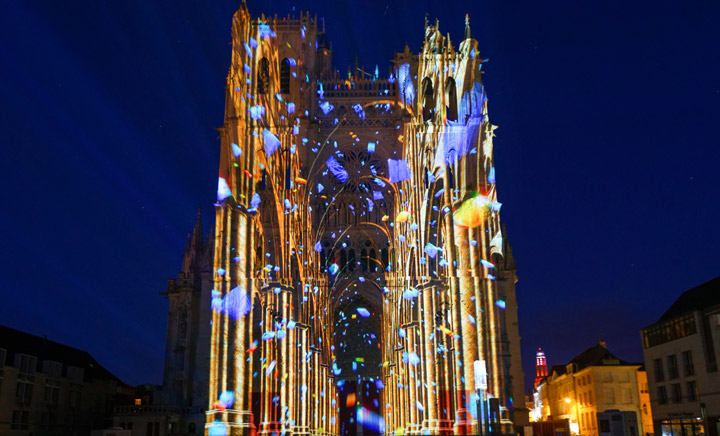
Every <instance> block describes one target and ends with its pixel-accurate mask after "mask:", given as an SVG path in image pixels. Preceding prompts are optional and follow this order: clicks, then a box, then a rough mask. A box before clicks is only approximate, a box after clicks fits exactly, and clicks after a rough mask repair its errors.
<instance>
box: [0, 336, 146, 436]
mask: <svg viewBox="0 0 720 436" xmlns="http://www.w3.org/2000/svg"><path fill="white" fill-rule="evenodd" d="M131 395H132V390H131V388H130V387H128V386H127V385H125V383H123V382H122V381H121V380H120V379H118V378H117V377H115V376H114V375H113V374H111V373H110V372H109V371H108V370H106V369H105V368H103V367H102V365H100V364H99V363H98V362H97V361H96V360H95V359H93V357H92V356H91V355H90V354H88V353H87V352H86V351H82V350H78V349H77V348H73V347H70V346H67V345H63V344H60V343H57V342H55V341H51V340H49V339H47V338H45V337H40V336H35V335H31V334H29V333H25V332H22V331H19V330H15V329H12V328H10V327H5V326H0V435H3V436H5V435H9V436H12V435H17V436H21V435H28V436H30V435H48V436H54V435H58V436H60V435H62V436H65V435H69V436H72V435H88V434H89V433H90V431H91V430H93V429H100V428H105V427H107V426H108V425H109V424H110V417H111V414H112V408H113V406H114V405H116V404H120V403H122V402H123V401H127V399H128V398H130V397H131Z"/></svg>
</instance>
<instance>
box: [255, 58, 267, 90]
mask: <svg viewBox="0 0 720 436" xmlns="http://www.w3.org/2000/svg"><path fill="white" fill-rule="evenodd" d="M269 90H270V62H268V60H267V58H262V59H260V62H258V73H257V93H258V94H261V95H265V94H267V93H268V92H269Z"/></svg>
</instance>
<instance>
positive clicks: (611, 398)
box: [605, 388, 615, 404]
mask: <svg viewBox="0 0 720 436" xmlns="http://www.w3.org/2000/svg"><path fill="white" fill-rule="evenodd" d="M605 402H606V403H607V404H615V391H614V390H613V389H612V388H605Z"/></svg>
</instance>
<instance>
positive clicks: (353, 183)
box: [333, 150, 385, 194]
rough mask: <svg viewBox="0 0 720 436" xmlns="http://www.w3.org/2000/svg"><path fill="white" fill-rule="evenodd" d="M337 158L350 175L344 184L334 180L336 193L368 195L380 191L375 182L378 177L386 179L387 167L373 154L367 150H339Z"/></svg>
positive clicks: (336, 154) (336, 153)
mask: <svg viewBox="0 0 720 436" xmlns="http://www.w3.org/2000/svg"><path fill="white" fill-rule="evenodd" d="M335 157H336V159H337V161H338V162H339V163H340V164H341V165H342V167H343V168H344V169H345V171H347V173H348V178H347V180H346V181H345V182H344V183H343V182H340V181H339V180H337V179H335V178H333V180H334V186H335V188H336V191H338V190H340V189H342V190H343V192H353V193H354V192H361V193H366V194H367V193H370V192H372V190H373V189H375V190H377V189H379V188H378V186H377V184H376V183H375V182H374V181H373V180H374V179H375V177H377V176H382V177H385V167H384V165H383V164H382V162H381V161H380V160H378V159H376V158H375V156H374V155H373V154H371V153H368V152H367V151H365V150H345V151H340V150H338V151H337V152H335Z"/></svg>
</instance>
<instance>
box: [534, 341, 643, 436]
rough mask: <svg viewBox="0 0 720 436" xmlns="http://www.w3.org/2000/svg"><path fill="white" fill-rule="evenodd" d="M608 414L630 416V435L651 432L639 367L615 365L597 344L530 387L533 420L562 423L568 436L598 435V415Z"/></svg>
mask: <svg viewBox="0 0 720 436" xmlns="http://www.w3.org/2000/svg"><path fill="white" fill-rule="evenodd" d="M613 410H615V411H620V412H628V413H632V414H633V415H634V416H635V421H634V422H636V423H637V427H636V428H635V431H636V433H635V434H638V435H644V434H647V433H650V434H652V433H653V422H652V413H651V409H650V396H649V393H648V385H647V373H646V372H645V368H644V367H643V365H642V364H641V363H631V362H626V361H624V360H621V359H620V358H618V357H617V356H615V355H614V354H613V353H611V352H610V351H609V350H608V349H607V347H606V344H605V342H602V341H601V342H600V343H598V344H597V345H594V346H592V347H590V348H588V349H587V350H585V351H583V352H582V353H580V354H578V355H577V356H575V357H574V358H573V359H572V360H571V361H570V362H569V363H568V364H567V365H560V366H553V367H552V368H551V370H550V375H548V376H547V377H544V378H542V379H541V380H540V383H539V384H538V386H536V388H535V408H534V410H533V415H534V416H535V417H536V418H539V420H540V421H556V422H558V421H561V420H568V421H569V423H570V431H571V433H572V434H573V435H583V436H599V434H600V433H603V428H602V426H601V425H600V424H599V419H600V418H599V417H598V413H602V412H606V411H613ZM626 415H627V414H625V415H624V416H626Z"/></svg>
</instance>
